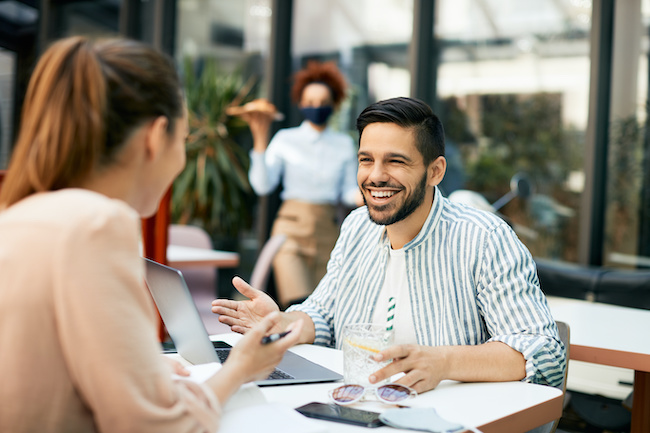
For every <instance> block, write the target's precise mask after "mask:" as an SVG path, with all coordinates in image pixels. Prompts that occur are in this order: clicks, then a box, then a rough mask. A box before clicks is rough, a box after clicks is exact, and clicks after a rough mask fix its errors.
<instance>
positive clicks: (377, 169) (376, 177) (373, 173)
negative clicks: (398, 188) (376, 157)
mask: <svg viewBox="0 0 650 433" xmlns="http://www.w3.org/2000/svg"><path fill="white" fill-rule="evenodd" d="M388 178H389V176H388V171H387V170H386V166H385V165H384V164H383V163H381V162H376V163H375V164H373V166H372V170H370V174H369V176H368V180H369V181H370V182H372V183H374V184H375V185H378V184H381V183H385V182H387V181H388Z"/></svg>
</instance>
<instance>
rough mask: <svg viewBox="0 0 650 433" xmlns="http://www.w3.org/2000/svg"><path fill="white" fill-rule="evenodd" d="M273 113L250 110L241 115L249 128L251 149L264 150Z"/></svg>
mask: <svg viewBox="0 0 650 433" xmlns="http://www.w3.org/2000/svg"><path fill="white" fill-rule="evenodd" d="M273 116H274V114H273V113H268V112H264V111H251V112H248V113H243V114H241V115H240V116H239V117H241V118H242V119H243V120H244V121H245V122H246V123H248V127H249V128H250V129H251V134H252V135H253V150H255V152H260V153H262V152H264V151H266V148H267V146H268V145H269V131H270V130H271V123H273Z"/></svg>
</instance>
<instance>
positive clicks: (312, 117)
mask: <svg viewBox="0 0 650 433" xmlns="http://www.w3.org/2000/svg"><path fill="white" fill-rule="evenodd" d="M333 111H334V109H333V108H332V106H330V105H324V106H322V107H303V108H301V109H300V112H301V113H302V115H303V117H304V118H305V119H307V120H309V121H310V122H311V123H313V124H314V125H319V126H320V125H324V124H326V123H327V119H329V117H330V116H331V115H332V112H333Z"/></svg>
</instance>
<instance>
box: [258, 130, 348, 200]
mask: <svg viewBox="0 0 650 433" xmlns="http://www.w3.org/2000/svg"><path fill="white" fill-rule="evenodd" d="M250 156H251V166H250V170H249V172H248V178H249V180H250V183H251V186H252V187H253V190H254V191H255V192H256V193H257V194H258V195H266V194H269V193H270V192H271V191H273V190H274V189H275V188H276V187H277V186H278V184H279V183H280V179H283V180H282V186H283V191H282V193H281V198H282V199H283V200H300V201H303V202H307V203H314V204H336V203H338V202H339V201H342V202H343V203H345V204H346V205H348V206H350V207H353V206H355V196H356V192H357V190H358V189H359V188H358V186H357V165H358V164H357V146H356V145H355V144H354V142H353V141H352V138H351V137H350V136H348V135H347V134H343V133H340V132H334V131H332V130H330V129H329V128H326V129H325V130H324V131H323V132H319V131H317V130H315V129H314V128H312V127H311V126H310V125H309V123H307V122H306V121H305V122H303V123H302V124H301V125H300V126H298V127H296V128H287V129H281V130H280V131H278V132H277V133H276V134H275V136H274V137H273V139H272V140H271V142H270V143H269V146H268V148H267V149H266V152H264V153H258V152H255V151H251V154H250Z"/></svg>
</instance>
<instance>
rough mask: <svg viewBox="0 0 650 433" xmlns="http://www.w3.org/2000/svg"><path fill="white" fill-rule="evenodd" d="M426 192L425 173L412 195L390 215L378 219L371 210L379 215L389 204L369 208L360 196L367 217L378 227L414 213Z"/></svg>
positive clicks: (364, 196)
mask: <svg viewBox="0 0 650 433" xmlns="http://www.w3.org/2000/svg"><path fill="white" fill-rule="evenodd" d="M373 186H376V187H378V188H381V187H385V186H386V185H373ZM426 192H427V173H426V171H425V173H424V175H423V176H422V180H420V183H419V184H418V186H417V188H415V191H413V194H412V195H411V196H410V197H409V198H408V199H407V200H406V201H405V202H404V203H403V204H402V206H400V207H399V208H398V209H397V210H396V211H395V212H394V213H393V214H392V215H386V216H385V217H379V216H377V217H373V215H372V213H373V212H372V210H371V209H375V210H377V211H379V212H378V213H380V212H382V211H384V210H386V209H387V208H388V206H390V204H385V205H382V206H376V207H370V206H368V202H367V201H366V195H365V194H362V196H363V202H364V203H365V205H366V206H367V207H368V216H369V217H370V220H371V221H372V222H374V223H375V224H378V225H382V226H389V225H391V224H395V223H396V222H399V221H402V220H404V219H406V218H407V217H408V216H410V215H411V214H412V213H413V212H415V210H416V209H417V208H418V207H420V205H421V204H422V203H423V202H424V197H425V195H426Z"/></svg>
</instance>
